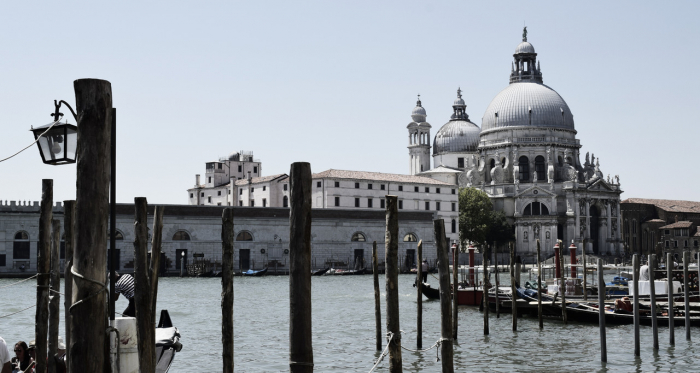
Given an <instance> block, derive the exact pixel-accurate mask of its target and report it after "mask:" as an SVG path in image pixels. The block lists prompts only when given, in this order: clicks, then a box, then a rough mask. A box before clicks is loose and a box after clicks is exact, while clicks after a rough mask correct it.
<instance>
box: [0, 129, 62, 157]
mask: <svg viewBox="0 0 700 373" xmlns="http://www.w3.org/2000/svg"><path fill="white" fill-rule="evenodd" d="M56 123H58V121H54V122H53V123H51V126H50V127H49V128H47V129H46V131H44V133H42V134H41V136H39V137H37V138H36V140H34V142H33V143H31V144H29V145H27V146H26V147H25V148H24V149H22V150H20V151H18V152H17V153H15V154H12V155H11V156H9V157H7V158H4V159H0V162H5V161H6V160H8V159H10V158H12V157H14V156H16V155H17V154H19V153H21V152H23V151H25V150H27V149H29V148H30V147H31V146H32V145H34V144H36V143H37V141H39V139H40V138H41V137H42V136H44V135H46V132H49V131H50V130H51V129H52V128H53V126H55V125H56Z"/></svg>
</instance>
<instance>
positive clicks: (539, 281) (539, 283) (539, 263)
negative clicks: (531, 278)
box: [537, 239, 544, 330]
mask: <svg viewBox="0 0 700 373" xmlns="http://www.w3.org/2000/svg"><path fill="white" fill-rule="evenodd" d="M540 253H541V249H540V240H539V239H537V320H538V321H539V323H540V330H542V329H544V320H542V260H541V256H540Z"/></svg>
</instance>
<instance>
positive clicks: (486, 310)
mask: <svg viewBox="0 0 700 373" xmlns="http://www.w3.org/2000/svg"><path fill="white" fill-rule="evenodd" d="M481 248H482V250H483V251H484V252H483V253H482V255H481V261H482V262H483V263H482V264H483V266H484V273H483V276H484V283H483V284H482V286H481V290H482V295H481V304H483V305H484V335H489V289H488V286H487V285H486V284H487V283H488V272H489V268H488V261H489V259H488V258H489V249H488V246H486V245H483V246H482V247H481Z"/></svg>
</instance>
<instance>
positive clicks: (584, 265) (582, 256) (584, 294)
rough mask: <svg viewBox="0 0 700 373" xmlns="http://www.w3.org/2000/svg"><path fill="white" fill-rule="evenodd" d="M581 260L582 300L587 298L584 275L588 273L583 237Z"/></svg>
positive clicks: (586, 285)
mask: <svg viewBox="0 0 700 373" xmlns="http://www.w3.org/2000/svg"><path fill="white" fill-rule="evenodd" d="M615 260H617V259H615ZM581 261H583V300H588V284H587V281H586V276H587V274H588V267H587V263H586V239H585V238H584V239H583V249H582V250H581Z"/></svg>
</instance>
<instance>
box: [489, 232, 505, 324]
mask: <svg viewBox="0 0 700 373" xmlns="http://www.w3.org/2000/svg"><path fill="white" fill-rule="evenodd" d="M493 279H494V281H495V282H496V287H495V288H494V290H495V291H494V292H493V294H494V296H495V300H496V318H497V319H500V318H501V307H500V305H501V302H500V299H499V298H498V287H499V286H500V285H501V284H500V281H498V280H499V278H498V246H496V242H495V241H494V242H493ZM486 300H488V298H486ZM488 304H489V302H486V305H487V306H488Z"/></svg>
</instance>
